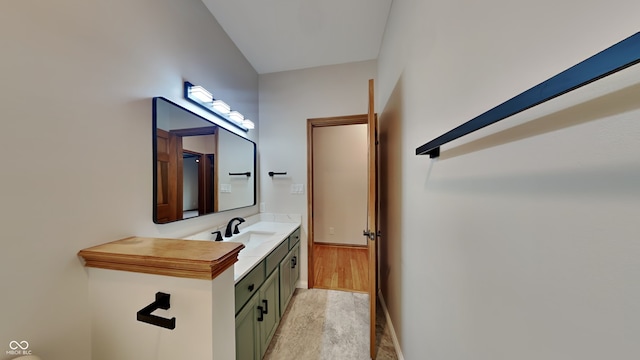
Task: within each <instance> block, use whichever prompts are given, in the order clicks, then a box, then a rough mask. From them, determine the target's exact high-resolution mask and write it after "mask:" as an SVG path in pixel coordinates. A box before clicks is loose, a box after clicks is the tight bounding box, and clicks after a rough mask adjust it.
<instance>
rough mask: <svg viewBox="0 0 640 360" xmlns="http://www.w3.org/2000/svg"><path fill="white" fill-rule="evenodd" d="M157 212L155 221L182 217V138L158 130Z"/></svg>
mask: <svg viewBox="0 0 640 360" xmlns="http://www.w3.org/2000/svg"><path fill="white" fill-rule="evenodd" d="M156 142H157V147H156V149H157V159H158V163H157V164H156V171H157V174H156V179H157V183H156V192H157V202H156V204H155V205H156V214H155V222H156V223H158V224H162V223H167V222H171V221H175V220H178V219H182V138H181V137H179V136H176V135H174V134H172V133H169V132H166V131H164V130H161V129H157V130H156Z"/></svg>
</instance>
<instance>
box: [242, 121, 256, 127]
mask: <svg viewBox="0 0 640 360" xmlns="http://www.w3.org/2000/svg"><path fill="white" fill-rule="evenodd" d="M242 125H244V127H246V128H247V129H255V127H256V125H255V124H254V123H253V121H251V120H249V119H244V120H242Z"/></svg>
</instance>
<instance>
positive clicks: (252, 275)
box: [236, 261, 265, 314]
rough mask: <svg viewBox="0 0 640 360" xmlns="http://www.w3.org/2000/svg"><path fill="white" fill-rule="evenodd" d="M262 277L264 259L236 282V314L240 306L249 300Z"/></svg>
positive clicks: (263, 277) (263, 274)
mask: <svg viewBox="0 0 640 360" xmlns="http://www.w3.org/2000/svg"><path fill="white" fill-rule="evenodd" d="M264 279H265V273H264V261H261V262H260V263H259V264H258V265H256V267H255V268H254V269H253V270H251V272H249V273H248V274H247V276H245V277H244V278H243V279H242V280H240V282H238V283H237V284H236V314H237V313H238V311H240V309H242V306H244V304H245V303H246V302H247V300H249V298H250V297H251V295H253V294H254V293H255V292H257V291H258V289H259V288H260V286H261V285H262V282H263V281H264Z"/></svg>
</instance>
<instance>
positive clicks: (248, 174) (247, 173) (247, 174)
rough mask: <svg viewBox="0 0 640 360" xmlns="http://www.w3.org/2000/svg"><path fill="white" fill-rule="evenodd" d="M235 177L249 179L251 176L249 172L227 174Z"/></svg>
mask: <svg viewBox="0 0 640 360" xmlns="http://www.w3.org/2000/svg"><path fill="white" fill-rule="evenodd" d="M235 175H244V176H246V177H249V176H251V171H247V172H241V173H229V176H235Z"/></svg>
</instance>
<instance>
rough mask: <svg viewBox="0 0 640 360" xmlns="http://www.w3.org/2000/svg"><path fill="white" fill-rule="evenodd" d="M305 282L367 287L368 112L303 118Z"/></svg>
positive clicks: (356, 288) (348, 288)
mask: <svg viewBox="0 0 640 360" xmlns="http://www.w3.org/2000/svg"><path fill="white" fill-rule="evenodd" d="M307 136H308V157H309V158H308V160H309V174H308V179H309V180H308V181H309V184H308V189H309V192H308V196H309V209H308V210H309V224H308V228H309V262H308V264H309V265H310V266H309V274H308V279H309V280H308V281H309V287H310V288H313V287H316V288H322V289H332V290H344V291H355V292H368V287H369V276H368V269H369V264H368V256H367V254H368V253H367V239H366V238H365V237H363V236H362V229H363V228H364V227H365V225H366V223H367V174H368V169H367V149H368V148H367V115H366V114H363V115H351V116H340V117H331V118H315V119H309V120H308V121H307Z"/></svg>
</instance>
